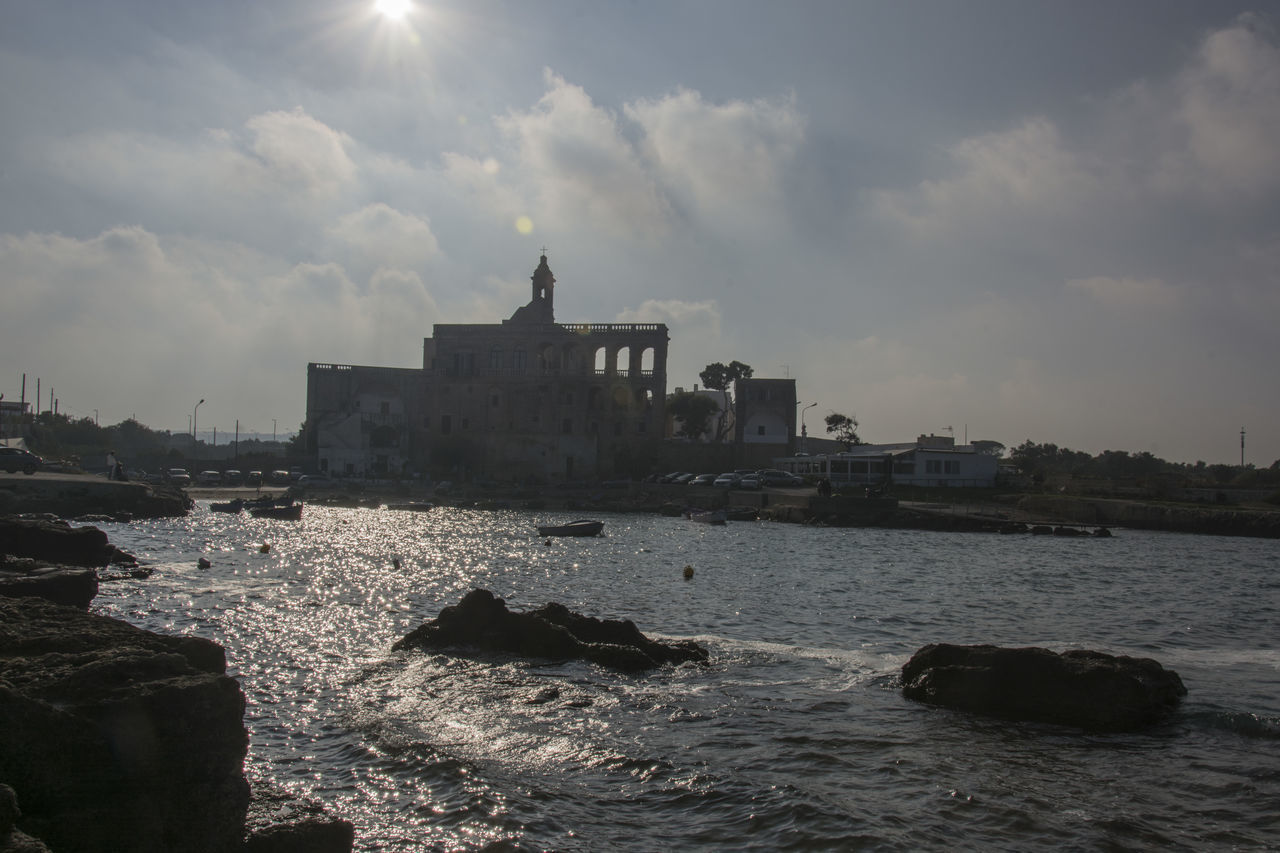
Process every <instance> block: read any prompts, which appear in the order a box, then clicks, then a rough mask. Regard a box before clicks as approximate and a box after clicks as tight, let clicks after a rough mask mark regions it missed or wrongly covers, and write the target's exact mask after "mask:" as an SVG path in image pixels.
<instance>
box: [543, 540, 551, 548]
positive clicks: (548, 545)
mask: <svg viewBox="0 0 1280 853" xmlns="http://www.w3.org/2000/svg"><path fill="white" fill-rule="evenodd" d="M542 544H543V545H546V546H547V547H548V548H550V547H551V540H550V539H548V540H547V541H546V542H543V543H542Z"/></svg>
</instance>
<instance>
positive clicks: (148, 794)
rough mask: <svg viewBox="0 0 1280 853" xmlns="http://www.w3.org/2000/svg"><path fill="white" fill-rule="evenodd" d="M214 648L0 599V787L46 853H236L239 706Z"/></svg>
mask: <svg viewBox="0 0 1280 853" xmlns="http://www.w3.org/2000/svg"><path fill="white" fill-rule="evenodd" d="M225 670H226V659H225V655H224V653H223V650H222V648H221V647H219V646H218V645H217V644H215V643H212V642H210V641H208V640H202V639H198V638H195V637H165V636H161V635H159V634H153V633H151V632H148V631H143V630H141V629H139V628H135V627H133V626H131V625H128V624H126V623H124V622H120V621H118V620H115V619H109V618H107V617H104V616H99V615H97V614H92V613H86V612H83V611H81V610H77V609H73V608H70V607H63V606H59V605H56V604H52V603H49V602H46V601H43V600H41V599H37V598H23V599H6V598H0V780H4V781H5V782H6V783H7V784H9V785H11V786H13V789H14V790H15V791H16V792H17V796H18V801H19V802H20V803H21V807H22V817H21V818H19V819H18V824H17V825H18V827H19V828H20V829H21V830H23V831H24V832H27V833H29V834H31V835H33V836H35V837H36V838H39V839H41V840H43V841H44V842H45V843H46V844H47V845H49V847H50V848H51V849H53V850H57V851H82V850H85V851H87V850H93V851H98V850H129V851H148V853H149V852H150V851H155V853H178V851H192V853H196V851H199V852H200V853H203V851H232V850H240V849H241V847H242V845H243V841H244V826H245V812H246V809H247V807H248V802H249V788H248V784H247V783H246V781H245V778H244V769H243V768H244V758H245V753H246V750H247V748H248V734H247V733H246V731H245V727H244V723H243V713H244V694H243V693H241V691H240V686H239V684H237V683H236V681H235V680H234V679H232V678H229V677H227V676H226V675H225Z"/></svg>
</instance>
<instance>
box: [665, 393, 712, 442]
mask: <svg viewBox="0 0 1280 853" xmlns="http://www.w3.org/2000/svg"><path fill="white" fill-rule="evenodd" d="M718 411H720V406H719V405H717V404H716V401H715V400H712V399H711V398H710V397H704V396H702V395H701V394H694V393H692V392H689V391H684V392H681V393H679V394H672V395H670V396H669V397H667V414H669V415H671V416H672V417H673V418H676V419H678V420H679V421H680V429H679V431H678V432H677V433H676V435H678V436H681V437H683V438H688V439H690V440H691V441H697V440H698V439H699V438H701V437H702V436H703V435H705V434H706V433H707V432H708V431H710V429H711V416H712V415H714V414H715V413H716V412H718Z"/></svg>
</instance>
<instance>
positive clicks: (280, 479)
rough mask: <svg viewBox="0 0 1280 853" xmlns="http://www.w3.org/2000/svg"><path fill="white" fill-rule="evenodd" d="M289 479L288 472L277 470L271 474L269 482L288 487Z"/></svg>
mask: <svg viewBox="0 0 1280 853" xmlns="http://www.w3.org/2000/svg"><path fill="white" fill-rule="evenodd" d="M299 476H301V475H299ZM289 479H290V478H289V472H288V471H285V470H282V469H279V468H277V469H276V470H275V471H272V472H271V482H272V484H274V485H277V486H287V485H289Z"/></svg>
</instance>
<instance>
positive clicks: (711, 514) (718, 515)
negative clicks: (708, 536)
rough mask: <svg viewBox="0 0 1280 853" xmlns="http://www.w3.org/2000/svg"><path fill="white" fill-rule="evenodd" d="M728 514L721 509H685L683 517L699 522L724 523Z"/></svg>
mask: <svg viewBox="0 0 1280 853" xmlns="http://www.w3.org/2000/svg"><path fill="white" fill-rule="evenodd" d="M728 516H729V514H728V513H727V512H725V511H724V510H722V509H692V508H690V509H687V510H685V512H684V517H685V518H687V519H689V520H690V521H696V522H699V523H701V524H724V523H725V521H727V520H728Z"/></svg>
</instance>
